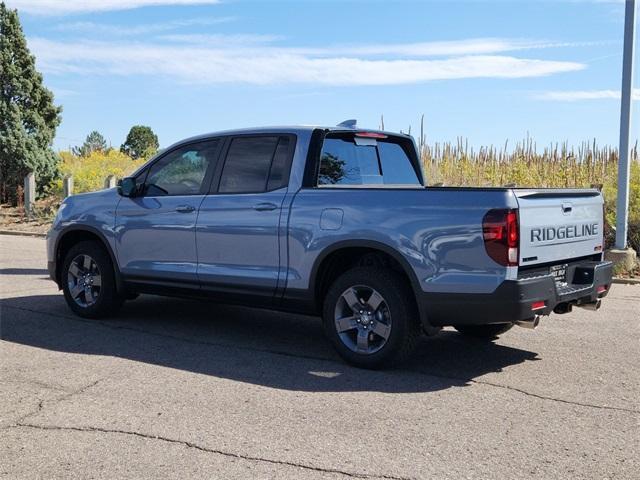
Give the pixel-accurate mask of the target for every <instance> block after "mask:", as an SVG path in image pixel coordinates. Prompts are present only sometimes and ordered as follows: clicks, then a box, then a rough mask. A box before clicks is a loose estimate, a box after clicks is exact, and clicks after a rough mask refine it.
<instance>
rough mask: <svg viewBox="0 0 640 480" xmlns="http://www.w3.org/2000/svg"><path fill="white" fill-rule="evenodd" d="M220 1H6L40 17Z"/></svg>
mask: <svg viewBox="0 0 640 480" xmlns="http://www.w3.org/2000/svg"><path fill="white" fill-rule="evenodd" d="M219 1H220V0H6V4H7V6H8V7H10V8H17V9H18V11H20V12H28V13H35V14H38V15H63V14H67V13H86V12H101V11H102V12H104V11H109V10H129V9H133V8H140V7H149V6H159V5H205V4H213V3H219Z"/></svg>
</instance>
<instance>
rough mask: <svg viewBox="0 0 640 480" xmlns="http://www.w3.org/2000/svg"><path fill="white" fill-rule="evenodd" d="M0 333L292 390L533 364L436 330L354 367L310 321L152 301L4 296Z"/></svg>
mask: <svg viewBox="0 0 640 480" xmlns="http://www.w3.org/2000/svg"><path fill="white" fill-rule="evenodd" d="M1 327H2V328H1V330H0V336H1V338H2V339H3V340H5V341H7V342H13V343H16V344H21V345H28V346H32V347H37V348H41V349H46V350H50V351H55V352H64V353H71V354H86V355H103V356H108V357H117V358H122V359H126V360H133V361H136V362H143V363H146V364H149V365H158V366H163V367H168V368H173V369H178V370H184V371H188V372H194V373H199V374H203V375H210V376H214V377H218V378H226V379H230V380H234V381H239V382H246V383H251V384H255V385H262V386H268V387H272V388H278V389H287V390H296V391H321V392H350V391H378V392H388V393H401V392H429V391H437V390H443V389H447V388H450V387H459V386H464V385H467V384H469V382H471V381H473V380H474V379H475V378H477V377H479V376H481V375H484V374H486V373H489V372H499V371H501V370H502V369H503V368H505V367H508V366H512V365H516V364H520V363H523V362H525V361H527V360H536V359H537V354H536V353H535V352H530V351H526V350H521V349H518V348H513V347H509V346H505V345H498V344H493V343H483V342H480V341H475V340H469V339H466V338H464V337H462V336H461V335H458V334H457V333H455V332H450V331H444V332H441V334H440V335H438V336H436V337H431V338H426V337H425V338H424V339H423V340H421V341H420V343H419V345H418V347H417V349H416V352H415V355H414V356H413V358H412V359H411V360H410V362H409V363H407V364H405V365H403V366H401V367H399V368H397V369H392V370H387V371H367V370H360V369H356V368H353V367H350V366H348V365H346V364H344V363H343V362H342V361H341V360H340V358H339V357H338V356H337V355H336V354H335V352H334V351H333V350H332V347H331V345H330V344H329V342H328V341H327V340H326V339H325V337H324V335H323V332H322V328H321V324H320V321H319V319H318V318H315V317H308V316H301V315H293V314H285V313H279V312H271V311H266V310H259V309H250V308H245V307H238V306H229V305H221V304H213V303H207V302H198V301H190V300H178V299H169V298H161V297H153V296H142V297H140V298H139V299H137V300H135V301H132V302H127V303H126V304H125V306H124V308H123V309H122V310H121V312H120V313H119V314H118V316H117V317H116V318H114V319H109V320H86V319H82V318H79V317H76V316H74V315H73V314H72V313H71V312H70V310H69V309H68V307H67V305H66V304H65V302H64V299H63V297H62V295H61V294H55V295H34V296H24V297H14V298H7V299H4V300H3V301H2V323H1ZM509 333H510V332H509ZM509 333H507V334H506V336H508V335H509Z"/></svg>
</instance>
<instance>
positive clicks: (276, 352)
mask: <svg viewBox="0 0 640 480" xmlns="http://www.w3.org/2000/svg"><path fill="white" fill-rule="evenodd" d="M4 308H13V309H16V310H23V311H27V312H33V313H38V314H41V315H48V316H52V317H57V318H63V319H66V320H70V321H73V322H80V323H87V324H90V325H95V326H100V327H103V328H108V329H111V330H128V331H133V332H136V333H141V334H144V335H151V336H155V337H160V338H167V339H171V340H177V341H181V342H185V343H190V344H193V345H204V346H212V347H222V348H232V349H236V350H243V351H250V352H261V353H268V354H272V355H281V356H284V357H289V358H304V359H308V360H319V361H325V362H330V363H336V361H335V360H333V359H331V358H328V357H319V356H314V355H304V354H296V353H289V352H283V351H279V350H271V349H268V348H256V347H245V346H242V345H233V344H228V343H221V342H208V341H205V340H196V339H190V338H184V337H180V336H177V335H170V334H166V333H159V332H151V331H148V330H143V329H140V328H134V327H129V326H122V325H113V324H112V323H109V322H108V321H107V322H105V321H96V320H92V321H88V320H83V319H80V318H77V317H72V316H70V315H61V314H55V313H49V312H43V311H41V310H35V309H30V308H24V307H16V306H13V305H4ZM405 372H409V373H413V374H417V375H424V376H428V377H433V378H439V379H444V380H457V381H459V382H465V383H475V384H478V385H485V386H489V387H494V388H502V389H505V390H510V391H513V392H517V393H520V394H522V395H527V396H530V397H534V398H537V399H539V400H547V401H552V402H558V403H564V404H567V405H574V406H578V407H584V408H595V409H599V410H613V411H620V412H627V413H633V414H640V410H636V409H633V408H626V407H613V406H609V405H597V404H591V403H582V402H576V401H573V400H565V399H562V398H556V397H550V396H546V395H541V394H537V393H532V392H527V391H526V390H523V389H521V388H518V387H512V386H509V385H503V384H500V383H494V382H489V381H486V380H475V379H473V378H462V377H455V376H451V375H441V374H437V373H431V372H424V371H420V370H405Z"/></svg>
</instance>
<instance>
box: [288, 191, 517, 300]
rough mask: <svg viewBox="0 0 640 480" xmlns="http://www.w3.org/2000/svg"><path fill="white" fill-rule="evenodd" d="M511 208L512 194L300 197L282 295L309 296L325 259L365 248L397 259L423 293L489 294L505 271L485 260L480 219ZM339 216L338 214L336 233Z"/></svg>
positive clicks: (311, 194) (331, 193)
mask: <svg viewBox="0 0 640 480" xmlns="http://www.w3.org/2000/svg"><path fill="white" fill-rule="evenodd" d="M515 207H517V204H516V200H515V198H514V196H513V193H512V192H511V191H510V190H482V189H453V188H449V189H446V188H444V189H432V188H426V189H422V188H420V189H411V190H409V189H388V188H383V189H333V188H309V189H302V190H300V192H299V193H298V194H297V195H296V197H295V199H294V201H293V206H292V209H291V213H290V220H289V228H288V249H289V252H288V255H289V261H288V268H287V270H286V281H287V283H286V287H287V289H294V290H304V289H307V288H309V287H310V278H311V275H312V272H313V269H314V264H315V262H316V261H317V260H318V259H319V258H320V257H321V256H322V254H323V252H325V251H326V250H327V249H331V248H332V246H333V245H336V244H339V243H341V242H346V241H353V240H365V241H370V242H377V243H380V244H384V245H386V246H388V247H390V248H392V249H394V250H396V251H397V252H399V253H400V254H401V255H402V256H403V257H404V258H405V259H406V261H407V262H408V263H409V265H410V267H411V269H412V270H413V273H414V274H415V279H416V280H417V281H418V283H419V286H420V288H421V289H422V290H423V291H424V292H456V293H465V292H467V293H491V292H493V291H494V290H495V289H496V287H497V286H498V285H500V283H502V282H503V281H504V280H505V278H507V275H508V270H509V269H507V268H506V267H503V266H501V265H498V264H497V263H495V262H494V261H493V260H491V259H490V258H489V257H488V255H487V254H486V252H485V247H484V242H483V238H482V218H483V216H484V215H485V213H486V212H487V211H488V210H490V209H492V208H515ZM327 211H328V212H329V215H330V219H331V221H330V222H327V221H326V214H325V218H324V219H323V212H327ZM336 211H342V213H343V214H342V223H341V224H339V225H336V219H337V218H339V215H336ZM327 226H330V228H327Z"/></svg>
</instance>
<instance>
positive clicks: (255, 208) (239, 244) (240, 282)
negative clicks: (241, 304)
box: [196, 134, 295, 302]
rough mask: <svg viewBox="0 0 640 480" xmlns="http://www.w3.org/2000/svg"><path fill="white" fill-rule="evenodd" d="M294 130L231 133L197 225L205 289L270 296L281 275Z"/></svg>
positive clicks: (201, 277) (202, 278) (202, 283)
mask: <svg viewBox="0 0 640 480" xmlns="http://www.w3.org/2000/svg"><path fill="white" fill-rule="evenodd" d="M294 144H295V136H293V135H278V134H269V135H241V136H235V137H232V138H229V139H228V140H227V144H226V146H225V151H224V153H223V157H224V163H222V164H221V166H220V167H219V169H218V170H219V173H218V174H217V175H216V178H214V181H213V185H212V189H211V193H210V194H209V195H207V196H206V198H205V199H204V200H203V202H202V205H201V206H200V213H199V216H198V224H197V228H196V244H197V249H198V278H199V280H200V284H201V286H202V288H203V289H207V290H211V291H218V292H224V293H225V294H226V295H227V296H229V295H233V294H237V295H240V298H242V296H243V295H247V296H251V297H261V298H263V299H265V300H267V302H268V301H270V300H271V297H272V296H273V295H274V293H275V290H276V287H277V285H278V279H279V276H280V267H281V263H282V262H281V259H280V248H279V247H280V242H281V241H284V240H285V238H284V235H283V232H282V231H281V228H280V225H281V221H282V222H285V221H286V219H283V220H281V218H280V217H281V211H282V203H283V201H284V198H285V195H286V193H287V186H288V181H289V171H290V167H291V160H292V157H293V150H294V146H295V145H294Z"/></svg>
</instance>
